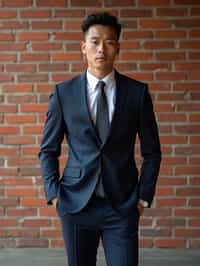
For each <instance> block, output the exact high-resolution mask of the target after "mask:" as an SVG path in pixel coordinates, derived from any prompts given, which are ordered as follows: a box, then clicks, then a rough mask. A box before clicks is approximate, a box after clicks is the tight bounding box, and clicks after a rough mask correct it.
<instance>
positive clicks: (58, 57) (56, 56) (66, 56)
mask: <svg viewBox="0 0 200 266" xmlns="http://www.w3.org/2000/svg"><path fill="white" fill-rule="evenodd" d="M51 58H52V60H55V61H65V62H66V61H67V60H72V61H77V60H81V58H82V56H81V54H80V53H70V52H68V53H52V54H51Z"/></svg>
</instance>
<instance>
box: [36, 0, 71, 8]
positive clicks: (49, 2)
mask: <svg viewBox="0 0 200 266" xmlns="http://www.w3.org/2000/svg"><path fill="white" fill-rule="evenodd" d="M36 5H37V6H38V7H40V6H47V7H50V6H51V7H54V6H55V7H56V6H59V7H66V6H67V0H56V1H54V0H36Z"/></svg>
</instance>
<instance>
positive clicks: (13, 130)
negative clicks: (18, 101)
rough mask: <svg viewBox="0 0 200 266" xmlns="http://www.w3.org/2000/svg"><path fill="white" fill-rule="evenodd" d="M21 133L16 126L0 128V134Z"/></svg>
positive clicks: (2, 126)
mask: <svg viewBox="0 0 200 266" xmlns="http://www.w3.org/2000/svg"><path fill="white" fill-rule="evenodd" d="M18 133H19V128H18V127H15V126H4V125H1V126H0V134H8V135H10V134H18Z"/></svg>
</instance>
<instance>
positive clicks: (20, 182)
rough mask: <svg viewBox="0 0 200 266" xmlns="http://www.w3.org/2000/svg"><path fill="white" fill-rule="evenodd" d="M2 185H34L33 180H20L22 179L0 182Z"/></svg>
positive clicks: (5, 179) (9, 179) (7, 179)
mask: <svg viewBox="0 0 200 266" xmlns="http://www.w3.org/2000/svg"><path fill="white" fill-rule="evenodd" d="M0 184H2V185H5V186H14V185H15V186H16V185H24V186H25V185H32V184H33V182H32V178H24V177H23V178H20V177H9V178H4V179H3V180H0Z"/></svg>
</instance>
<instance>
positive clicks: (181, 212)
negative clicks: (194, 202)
mask: <svg viewBox="0 0 200 266" xmlns="http://www.w3.org/2000/svg"><path fill="white" fill-rule="evenodd" d="M175 216H183V217H200V209H198V208H196V209H191V208H189V209H185V208H182V209H181V208H180V209H179V208H177V209H176V210H175Z"/></svg>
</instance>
